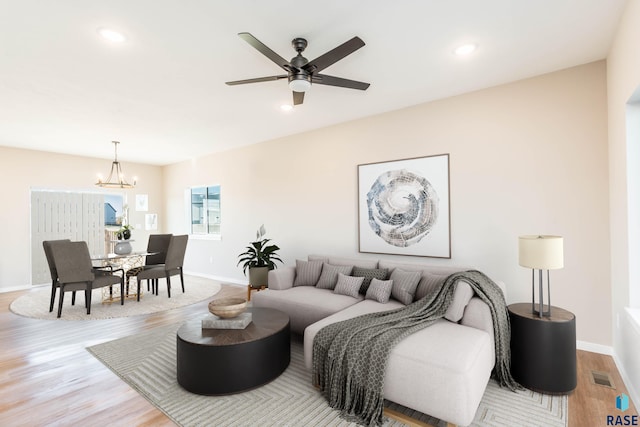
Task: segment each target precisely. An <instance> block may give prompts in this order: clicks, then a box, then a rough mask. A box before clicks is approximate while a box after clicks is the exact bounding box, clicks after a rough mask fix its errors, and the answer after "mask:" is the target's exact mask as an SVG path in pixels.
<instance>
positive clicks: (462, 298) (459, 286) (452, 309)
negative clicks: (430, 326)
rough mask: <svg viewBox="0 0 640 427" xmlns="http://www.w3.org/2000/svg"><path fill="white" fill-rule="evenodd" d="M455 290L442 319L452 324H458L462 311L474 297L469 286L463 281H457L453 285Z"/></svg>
mask: <svg viewBox="0 0 640 427" xmlns="http://www.w3.org/2000/svg"><path fill="white" fill-rule="evenodd" d="M454 286H455V290H454V291H453V301H451V305H449V308H447V312H446V313H445V315H444V317H445V319H447V320H450V321H452V322H459V321H460V319H462V315H463V314H464V309H465V308H466V307H467V304H469V301H471V298H472V297H473V295H474V292H473V289H472V288H471V285H469V283H467V282H466V281H464V280H458V281H457V282H456V283H455V284H454Z"/></svg>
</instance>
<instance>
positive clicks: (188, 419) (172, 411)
mask: <svg viewBox="0 0 640 427" xmlns="http://www.w3.org/2000/svg"><path fill="white" fill-rule="evenodd" d="M179 327H180V324H174V325H168V326H163V327H160V328H155V329H153V330H150V331H147V332H144V333H141V334H137V335H133V336H130V337H125V338H120V339H117V340H114V341H110V342H106V343H102V344H98V345H95V346H92V347H88V348H87V350H88V351H89V352H90V353H91V354H93V355H94V356H95V357H96V358H98V359H99V360H100V361H101V362H102V363H104V364H105V365H106V366H107V367H108V368H109V369H111V370H112V371H113V372H114V373H116V374H117V375H118V376H119V377H120V378H122V380H124V381H125V382H126V383H127V384H129V385H130V386H131V387H133V388H134V389H135V390H137V391H138V392H139V393H140V394H141V395H142V396H144V397H145V398H146V399H147V400H149V402H151V403H152V404H153V405H154V406H156V407H157V408H158V409H160V410H161V411H162V412H164V413H165V414H166V415H167V416H168V417H169V418H171V419H172V420H173V421H174V422H175V423H176V424H178V425H180V426H185V427H191V426H212V425H224V426H238V427H240V426H243V427H244V426H318V427H320V426H341V427H342V426H344V427H347V426H348V427H352V426H356V424H353V423H349V422H347V421H345V420H343V419H342V418H340V416H339V414H338V412H337V411H335V410H333V409H331V408H330V407H329V406H328V405H327V403H326V401H325V400H324V398H323V397H322V396H321V394H320V393H319V392H318V391H317V390H316V389H315V388H314V387H313V386H312V385H311V380H310V373H309V372H308V371H307V370H306V368H305V366H304V358H303V349H302V343H301V341H300V340H299V339H295V337H294V339H292V343H291V363H290V365H289V367H288V368H287V369H286V371H285V372H284V373H283V374H282V375H281V376H280V377H278V378H277V379H275V380H274V381H272V382H270V383H268V384H266V385H264V386H262V387H259V388H257V389H253V390H250V391H247V392H244V393H238V394H233V395H228V396H200V395H196V394H192V393H189V392H187V391H185V390H184V389H182V388H181V387H180V385H178V383H177V380H176V356H175V355H176V331H177V330H178V328H179ZM256 363H259V361H256ZM388 406H389V407H390V408H391V409H394V410H395V411H399V412H403V413H405V414H408V415H410V416H411V417H413V418H414V419H417V420H419V421H421V422H423V423H427V424H431V425H433V426H438V427H440V426H444V425H445V423H444V422H442V421H439V420H437V419H435V418H432V417H429V416H428V415H425V414H421V413H418V412H415V411H411V410H409V409H407V408H404V407H401V406H399V405H395V404H391V403H389V405H388ZM403 425H404V424H402V423H400V422H398V421H395V420H387V422H386V423H385V426H387V427H399V426H403ZM472 425H473V426H481V427H498V426H499V427H505V426H518V427H555V426H558V427H564V426H566V425H567V397H566V396H548V395H543V394H540V393H535V392H532V391H528V390H525V391H519V392H516V393H514V392H511V391H508V390H505V389H501V388H500V387H499V386H498V385H497V384H496V383H495V382H494V381H493V380H492V381H491V382H490V383H489V386H488V387H487V391H486V392H485V395H484V397H483V399H482V402H481V404H480V408H479V409H478V412H477V413H476V418H475V420H474V422H473V424H472Z"/></svg>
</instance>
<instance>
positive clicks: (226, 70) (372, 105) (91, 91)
mask: <svg viewBox="0 0 640 427" xmlns="http://www.w3.org/2000/svg"><path fill="white" fill-rule="evenodd" d="M625 2H626V0H535V1H532V0H484V1H478V0H450V1H445V0H397V1H394V2H391V1H388V0H369V1H367V0H351V1H345V0H324V1H323V2H321V3H319V2H305V1H290V0H272V1H258V0H233V1H231V0H229V1H222V0H188V1H185V0H110V1H103V0H56V1H41V0H0V10H1V12H0V145H4V146H14V147H22V148H29V149H37V150H45V151H54V152H61V153H70V154H78V155H83V156H92V157H101V158H112V157H113V145H112V144H111V143H110V141H112V140H119V141H121V145H120V147H119V158H120V159H121V160H123V161H138V162H143V163H150V164H168V163H174V162H177V161H182V160H186V159H189V158H192V157H195V156H199V155H202V154H205V153H211V152H215V151H220V150H226V149H230V148H233V147H238V146H242V145H247V144H253V143H257V142H261V141H266V140H269V139H273V138H277V137H281V136H284V135H291V134H296V133H300V132H304V131H307V130H310V129H316V128H319V127H323V126H327V125H331V124H335V123H340V122H344V121H348V120H353V119H357V118H359V117H363V116H369V115H372V114H378V113H382V112H385V111H390V110H395V109H399V108H403V107H407V106H411V105H415V104H419V103H423V102H427V101H431V100H435V99H440V98H444V97H448V96H452V95H457V94H460V93H464V92H469V91H473V90H477V89H481V88H485V87H490V86H494V85H498V84H502V83H506V82H510V81H515V80H519V79H523V78H527V77H531V76H535V75H539V74H542V73H547V72H551V71H555V70H559V69H563V68H567V67H571V66H575V65H579V64H584V63H588V62H592V61H596V60H600V59H603V58H605V57H606V55H607V53H608V49H609V46H610V44H611V41H612V39H613V35H614V31H615V29H616V26H617V24H618V21H619V19H620V16H621V13H622V9H623V8H624V4H625ZM99 27H108V28H112V29H115V30H118V31H120V32H122V33H124V34H125V35H126V37H127V41H126V42H125V43H123V44H119V45H116V44H112V43H108V42H106V41H104V40H103V39H101V38H100V37H99V35H98V34H97V29H98V28H99ZM243 31H246V32H250V33H251V34H253V35H254V36H255V37H256V38H258V39H259V40H260V41H262V42H263V43H265V44H266V45H267V46H269V47H270V48H271V49H273V50H274V51H275V52H277V53H278V54H279V55H280V56H282V57H284V58H286V59H290V58H291V57H293V56H294V55H295V52H294V50H293V48H292V47H291V40H292V39H293V38H294V37H304V38H306V39H307V40H308V41H309V46H308V47H307V50H306V51H305V52H304V55H305V56H306V57H307V58H308V59H309V60H312V59H314V58H316V57H317V56H320V55H321V54H323V53H325V52H326V51H328V50H330V49H333V48H334V47H336V46H338V45H339V44H341V43H343V42H345V41H347V40H348V39H350V38H352V37H353V36H359V37H360V38H361V39H363V40H364V42H365V43H366V46H364V47H363V48H361V49H360V50H358V51H356V52H355V53H353V54H352V55H349V56H347V57H346V58H345V59H343V60H342V61H340V62H338V63H336V64H334V65H332V66H331V67H329V68H327V69H326V70H324V71H323V73H324V74H330V75H334V76H338V77H344V78H348V79H352V80H361V81H365V82H369V83H371V87H370V88H369V89H368V90H367V91H364V92H363V91H357V90H351V89H342V88H334V87H330V86H321V85H315V86H313V87H312V88H311V90H310V91H309V92H308V93H307V94H306V97H305V103H304V104H303V105H302V106H297V107H295V108H294V110H293V111H291V112H289V113H283V112H282V111H281V110H280V108H279V107H280V105H281V104H284V103H291V92H290V91H289V90H288V88H287V83H286V80H281V81H276V82H267V83H257V84H249V85H243V86H227V85H225V84H224V82H225V81H230V80H239V79H246V78H254V77H262V76H269V75H276V74H282V70H281V69H280V68H278V67H277V66H276V65H275V64H274V63H272V62H271V61H269V60H268V59H267V58H266V57H264V56H262V55H261V54H260V53H259V52H258V51H257V50H255V49H254V48H252V47H251V46H250V45H248V44H247V43H246V42H244V41H243V40H242V39H240V38H239V37H238V36H237V33H239V32H243ZM470 41H471V42H475V43H478V45H479V48H478V50H477V51H476V52H475V53H474V54H473V55H471V56H470V57H466V58H464V59H460V58H457V57H455V56H454V55H453V54H452V51H453V49H454V48H455V47H456V46H457V45H459V44H461V43H464V42H470Z"/></svg>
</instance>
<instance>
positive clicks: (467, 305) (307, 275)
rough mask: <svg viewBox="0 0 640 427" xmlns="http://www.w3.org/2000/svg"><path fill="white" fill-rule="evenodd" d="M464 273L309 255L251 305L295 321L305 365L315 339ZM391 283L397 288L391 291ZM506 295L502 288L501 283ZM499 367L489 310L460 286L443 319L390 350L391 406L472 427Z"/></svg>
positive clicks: (274, 274) (387, 385)
mask: <svg viewBox="0 0 640 427" xmlns="http://www.w3.org/2000/svg"><path fill="white" fill-rule="evenodd" d="M466 269H467V268H463V267H449V266H447V267H442V266H430V265H427V264H406V263H398V262H394V261H389V260H384V259H380V260H372V259H348V258H337V257H330V256H321V255H310V256H309V257H308V260H306V261H304V260H297V261H296V266H295V267H293V266H287V267H283V268H279V269H277V270H273V271H270V272H269V289H267V290H265V291H261V292H258V293H256V294H255V295H254V296H253V297H252V302H253V305H254V306H256V307H271V308H275V309H278V310H281V311H284V312H286V313H288V314H289V317H290V319H291V324H290V326H291V330H292V331H293V332H295V333H298V334H302V335H303V336H304V353H305V354H304V356H305V363H306V366H307V368H308V369H309V370H311V364H312V348H313V338H314V337H315V335H316V334H317V333H318V331H319V330H320V329H321V328H322V327H324V326H326V325H328V324H330V323H334V322H338V321H341V320H345V319H350V318H352V317H355V316H359V315H362V314H366V313H372V312H380V311H385V310H392V309H395V308H399V307H402V306H403V305H406V304H409V303H411V302H412V301H414V300H416V299H419V298H422V297H423V296H425V295H426V294H427V293H429V292H432V291H433V290H434V289H436V288H438V287H439V286H441V285H442V283H443V282H444V280H445V278H446V277H447V276H448V275H450V274H452V273H454V272H458V271H461V270H466ZM390 282H391V283H390ZM498 284H499V285H500V286H501V288H502V290H503V292H504V285H503V284H501V283H499V282H498ZM494 364H495V357H494V335H493V326H492V319H491V312H490V310H489V307H488V306H487V305H486V304H485V303H484V302H483V301H482V300H480V299H479V298H477V297H475V296H474V294H473V290H472V289H471V287H470V286H469V285H468V284H467V283H465V282H464V281H459V282H458V283H456V285H455V291H454V300H453V303H452V304H451V306H450V307H449V309H448V311H447V314H446V316H445V318H443V319H440V320H438V321H437V322H436V323H435V324H434V325H432V326H430V327H428V328H425V329H423V330H421V331H419V332H417V333H415V334H412V335H410V336H409V337H407V338H405V339H404V340H402V341H400V342H399V343H398V345H396V346H395V348H394V349H393V350H392V352H391V354H390V356H389V360H388V365H387V370H386V373H385V379H384V390H383V392H384V396H385V398H386V399H388V400H390V401H392V402H395V403H398V404H400V405H403V406H406V407H409V408H411V409H414V410H416V411H419V412H422V413H424V414H428V415H431V416H433V417H437V418H439V419H441V420H444V421H446V422H448V423H450V424H456V425H461V426H466V425H469V424H470V423H471V422H472V421H473V418H474V416H475V413H476V411H477V409H478V405H479V403H480V400H481V398H482V395H483V394H484V391H485V389H486V386H487V383H488V381H489V377H490V375H491V371H492V369H493V367H494Z"/></svg>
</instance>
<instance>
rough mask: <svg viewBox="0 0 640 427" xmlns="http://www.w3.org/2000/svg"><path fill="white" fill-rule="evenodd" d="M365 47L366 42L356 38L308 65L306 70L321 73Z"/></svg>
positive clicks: (305, 67) (305, 66)
mask: <svg viewBox="0 0 640 427" xmlns="http://www.w3.org/2000/svg"><path fill="white" fill-rule="evenodd" d="M362 46H364V42H363V41H362V39H360V37H354V38H352V39H351V40H349V41H346V42H344V43H342V44H341V45H340V46H338V47H336V48H334V49H332V50H330V51H329V52H327V53H325V54H324V55H322V56H319V57H317V58H316V59H314V60H313V61H311V62H309V63H307V64H306V65H304V66H303V67H302V68H304V69H305V70H306V71H307V72H309V73H319V72H320V71H322V70H324V69H325V68H327V67H328V66H330V65H332V64H335V63H336V62H338V61H340V60H341V59H342V58H344V57H345V56H347V55H350V54H352V53H353V52H355V51H356V50H358V49H360V48H361V47H362Z"/></svg>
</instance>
